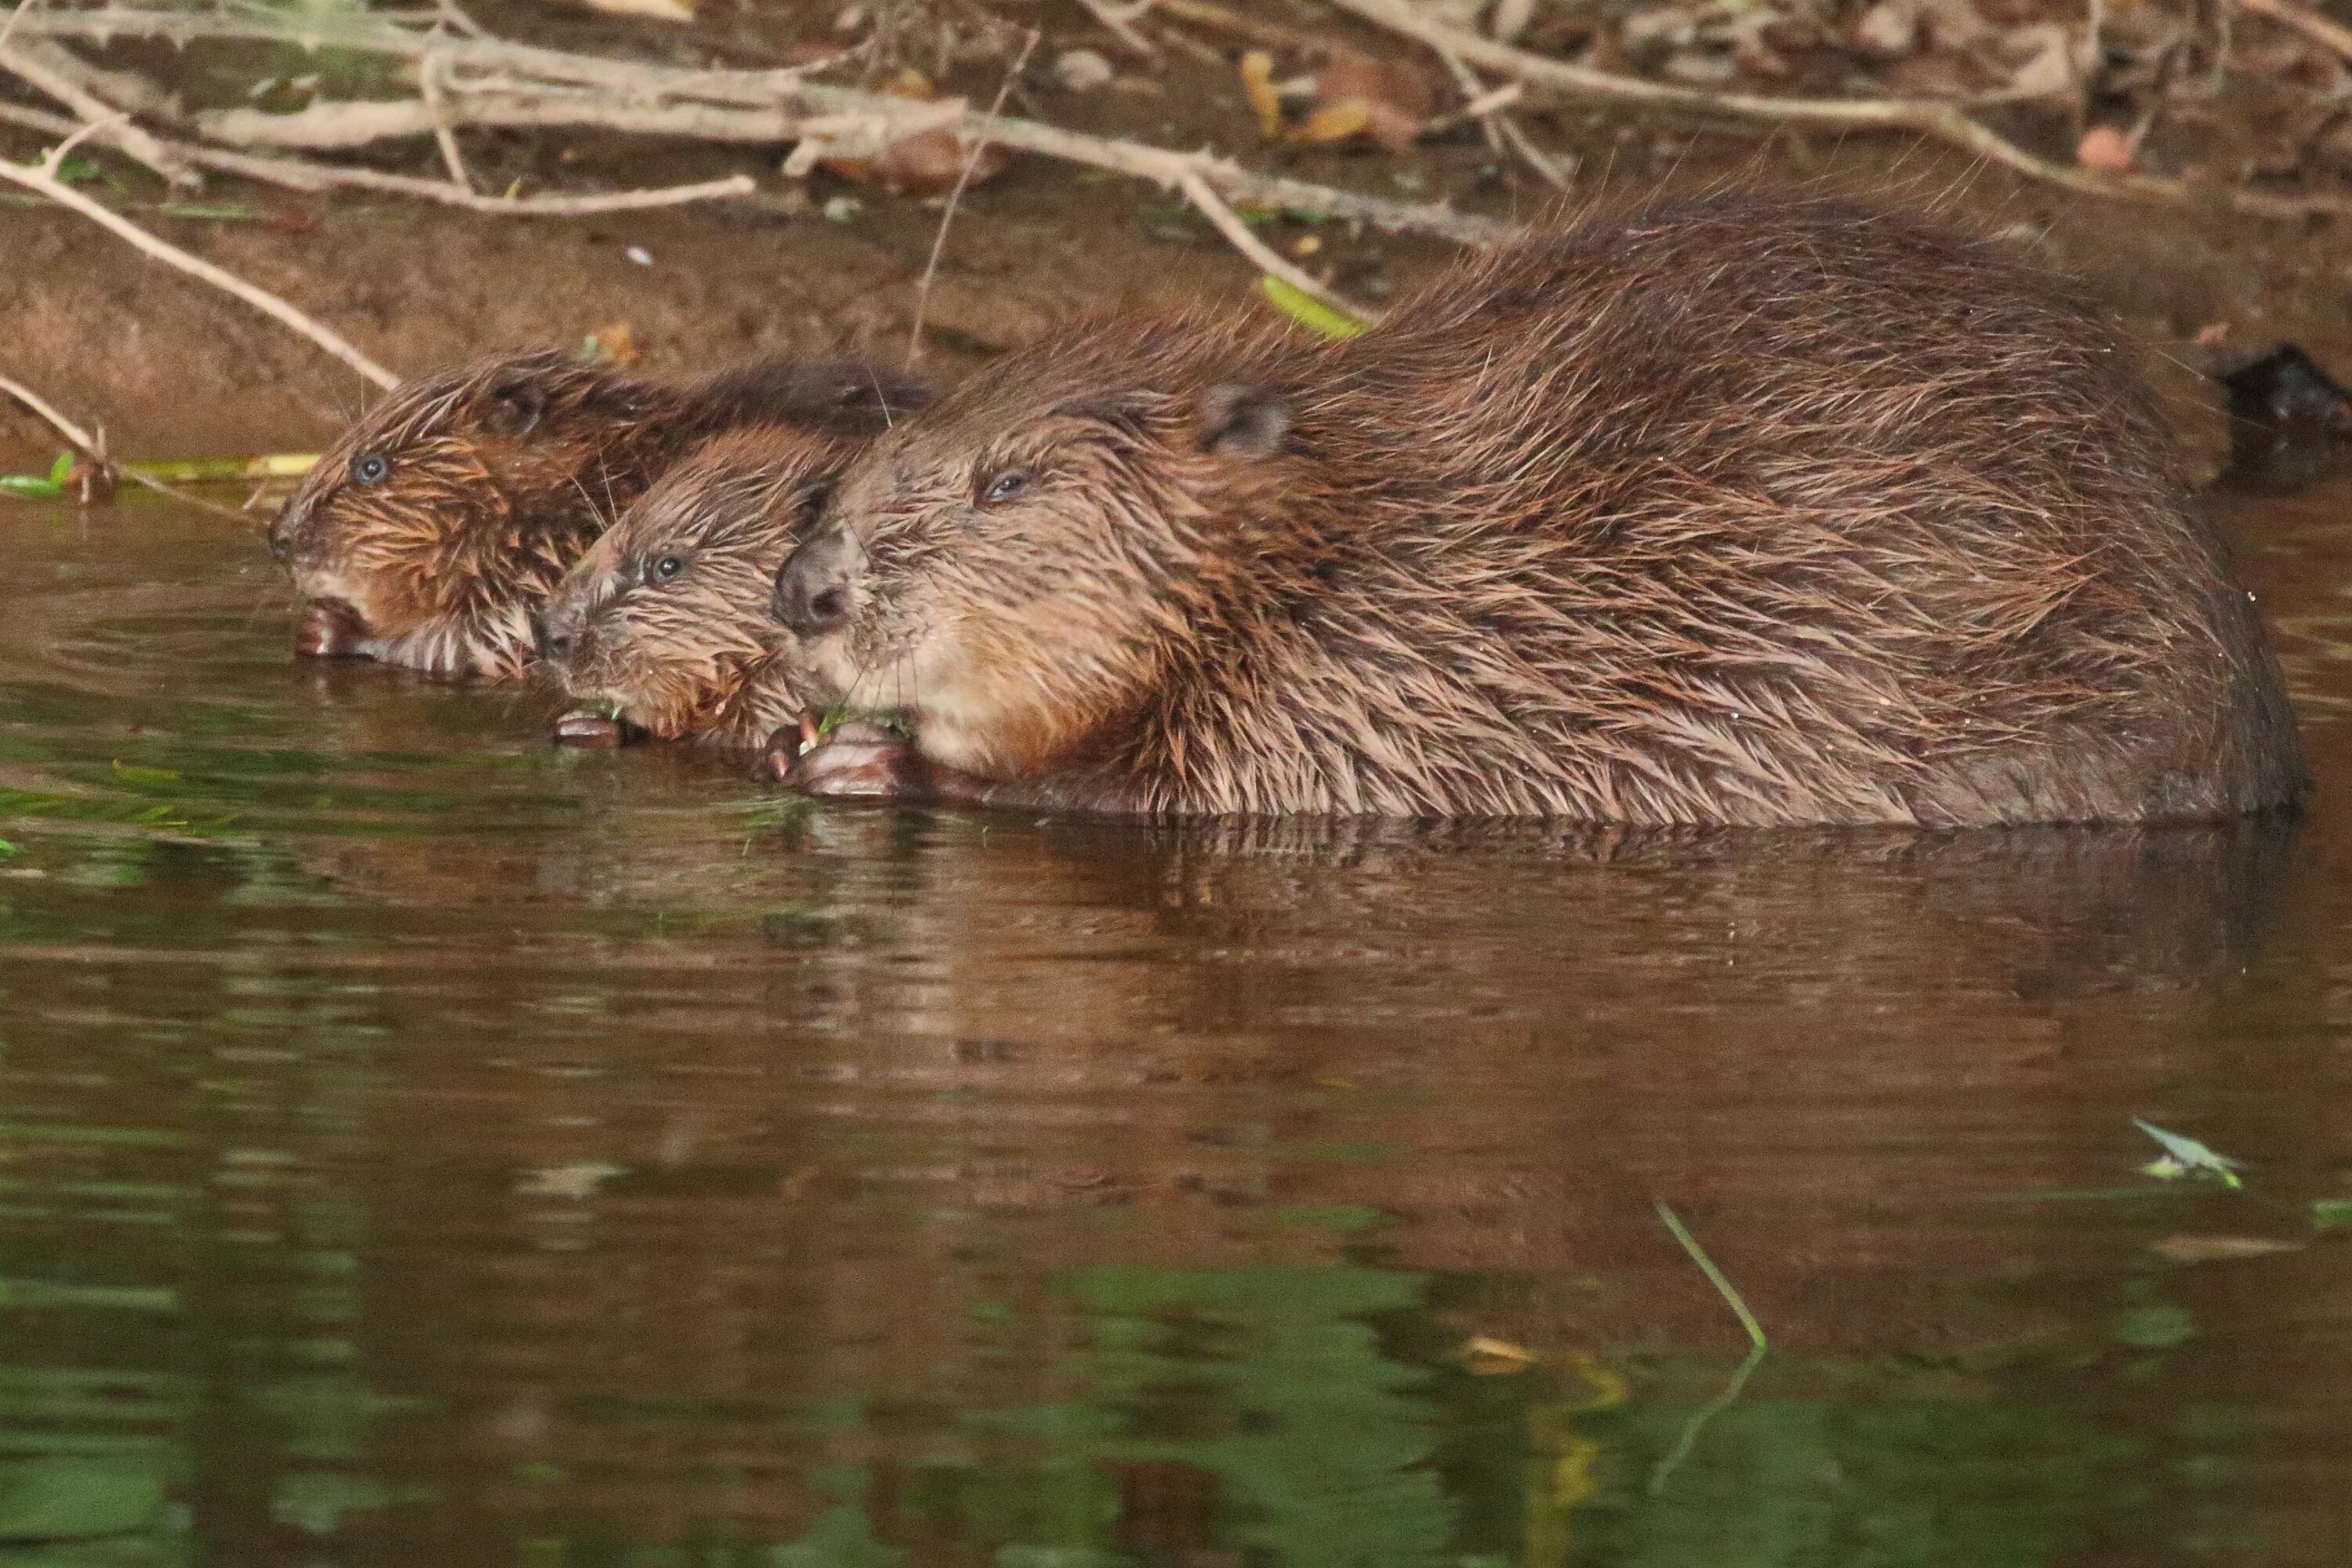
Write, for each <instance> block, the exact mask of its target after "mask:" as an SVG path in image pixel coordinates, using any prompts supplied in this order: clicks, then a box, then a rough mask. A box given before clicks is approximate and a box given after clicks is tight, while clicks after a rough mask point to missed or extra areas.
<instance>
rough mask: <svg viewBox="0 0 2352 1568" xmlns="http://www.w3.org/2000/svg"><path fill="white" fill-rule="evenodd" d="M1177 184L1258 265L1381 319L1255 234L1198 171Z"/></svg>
mask: <svg viewBox="0 0 2352 1568" xmlns="http://www.w3.org/2000/svg"><path fill="white" fill-rule="evenodd" d="M1178 184H1180V186H1181V188H1182V190H1183V192H1184V196H1185V199H1186V200H1188V201H1190V202H1191V203H1192V205H1194V206H1196V207H1198V208H1200V209H1201V216H1202V217H1205V218H1207V219H1208V220H1209V221H1210V222H1211V223H1213V224H1214V225H1215V226H1216V229H1217V232H1218V233H1219V234H1222V235H1223V236H1224V237H1225V238H1226V239H1227V240H1228V241H1230V242H1231V243H1232V245H1233V247H1234V249H1235V250H1238V251H1240V252H1241V253H1242V254H1243V255H1244V256H1246V257H1248V258H1250V259H1251V260H1252V261H1254V262H1255V263H1256V264H1257V265H1258V267H1259V268H1262V269H1264V270H1265V271H1267V272H1271V273H1272V274H1274V276H1276V278H1279V279H1282V280H1283V281H1284V282H1285V283H1287V284H1289V285H1290V286H1291V287H1292V288H1293V289H1297V290H1298V291H1299V292H1300V293H1302V294H1307V295H1312V296H1313V297H1314V298H1316V299H1318V300H1322V301H1323V303H1325V304H1326V305H1328V306H1330V307H1331V309H1333V310H1337V311H1339V313H1340V314H1341V315H1343V316H1351V317H1353V318H1355V319H1356V320H1357V321H1362V322H1364V323H1365V324H1366V325H1373V324H1376V323H1378V322H1379V321H1380V319H1381V313H1380V312H1379V311H1378V310H1366V309H1365V308H1364V307H1363V306H1361V305H1359V304H1357V303H1355V302H1354V301H1353V300H1349V299H1348V298H1347V297H1346V296H1345V295H1343V294H1339V293H1338V292H1336V291H1334V290H1333V289H1328V288H1327V287H1325V286H1324V285H1323V284H1322V283H1320V282H1318V281H1317V280H1316V279H1315V278H1314V277H1313V276H1312V275H1311V274H1309V273H1307V272H1305V271H1302V270H1300V269H1299V268H1297V267H1294V266H1292V265H1291V264H1290V263H1289V262H1287V261H1286V260H1284V259H1283V258H1282V257H1281V256H1280V255H1279V254H1277V253H1276V251H1275V250H1274V249H1273V247H1270V246H1268V245H1267V244H1266V243H1265V241H1264V240H1262V239H1260V238H1258V237H1257V236H1255V235H1254V234H1252V233H1251V232H1250V230H1249V225H1247V224H1245V223H1244V222H1243V221H1242V220H1241V217H1240V216H1239V215H1238V214H1236V213H1235V212H1234V209H1233V208H1231V207H1229V206H1227V205H1225V203H1224V200H1223V197H1221V196H1219V195H1217V193H1216V192H1214V191H1213V190H1211V189H1210V188H1209V182H1208V181H1206V180H1204V179H1202V178H1201V176H1200V175H1198V174H1186V175H1185V176H1184V177H1183V178H1182V180H1181V181H1179V182H1178Z"/></svg>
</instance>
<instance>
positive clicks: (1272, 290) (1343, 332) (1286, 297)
mask: <svg viewBox="0 0 2352 1568" xmlns="http://www.w3.org/2000/svg"><path fill="white" fill-rule="evenodd" d="M1258 287H1259V288H1261V289H1265V297H1266V298H1267V299H1269V300H1273V301H1274V307H1275V309H1276V310H1280V311H1281V312H1282V313H1283V314H1284V315H1286V316H1287V317H1289V318H1290V319H1291V320H1292V321H1297V323H1298V324H1299V325H1300V326H1303V327H1308V328H1311V329H1313V330H1314V331H1318V332H1320V333H1322V334H1323V335H1324V336H1325V337H1327V338H1355V337H1361V336H1362V335H1363V333H1364V323H1363V322H1361V321H1358V320H1356V318H1355V317H1353V316H1350V315H1349V314H1348V313H1347V312H1345V311H1343V310H1333V309H1332V308H1331V307H1330V306H1328V305H1327V304H1325V303H1324V302H1323V301H1322V300H1318V299H1317V298H1315V296H1314V295H1312V294H1309V293H1307V291H1306V290H1305V289H1299V288H1297V287H1295V286H1294V285H1292V284H1288V283H1286V282H1284V281H1283V280H1282V279H1279V278H1276V277H1275V276H1274V275H1273V274H1272V273H1268V274H1266V275H1265V277H1263V278H1260V279H1258Z"/></svg>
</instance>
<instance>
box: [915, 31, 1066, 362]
mask: <svg viewBox="0 0 2352 1568" xmlns="http://www.w3.org/2000/svg"><path fill="white" fill-rule="evenodd" d="M1037 38H1038V33H1037V29H1036V28H1034V27H1032V28H1030V29H1029V37H1027V38H1026V39H1025V40H1024V42H1023V43H1022V45H1021V52H1020V54H1018V55H1017V56H1015V57H1013V64H1012V66H1011V67H1010V68H1008V69H1007V70H1006V71H1005V73H1004V79H1003V81H1002V82H1000V83H998V84H997V88H996V101H995V102H993V103H992V104H990V105H989V106H988V119H989V121H994V120H995V119H996V118H997V116H998V115H999V114H1000V113H1002V112H1003V109H1004V100H1005V99H1006V98H1008V97H1009V96H1011V94H1012V92H1013V82H1015V81H1016V80H1018V79H1020V76H1021V68H1022V67H1023V66H1025V65H1027V64H1028V63H1029V56H1030V54H1031V53H1032V52H1033V51H1034V49H1035V48H1036V47H1037ZM987 151H988V133H987V132H985V131H983V132H981V133H980V134H979V135H978V136H976V137H974V138H973V139H972V143H971V148H970V150H968V151H967V152H966V153H964V155H963V167H962V168H961V169H958V170H957V171H956V182H955V188H954V189H953V190H951V191H950V192H949V193H948V205H947V206H946V208H945V209H944V210H943V211H941V212H940V227H939V232H938V233H936V234H934V235H932V236H931V254H930V257H929V259H927V260H926V261H925V262H924V263H923V280H922V281H921V282H920V283H919V284H917V285H916V286H915V320H914V324H913V325H912V326H910V327H908V329H907V363H908V365H909V366H912V365H913V364H914V363H916V362H917V361H918V360H919V359H921V358H922V357H923V313H924V311H925V310H926V309H927V308H928V307H929V305H930V302H931V279H934V278H936V277H938V276H939V271H940V253H941V252H942V251H944V250H946V249H947V246H948V225H950V224H951V223H953V222H955V214H956V204H957V203H959V202H961V201H962V200H963V193H964V188H965V187H966V186H967V185H970V184H971V172H972V171H973V170H974V169H977V168H979V167H980V158H981V154H982V153H985V152H987Z"/></svg>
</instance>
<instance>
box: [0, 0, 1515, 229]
mask: <svg viewBox="0 0 2352 1568" xmlns="http://www.w3.org/2000/svg"><path fill="white" fill-rule="evenodd" d="M23 26H24V27H25V29H26V31H27V32H30V33H37V34H39V35H41V36H45V37H101V36H103V37H147V38H160V39H164V40H167V41H173V42H185V41H187V40H189V39H193V38H199V37H202V38H247V39H255V40H265V41H269V42H274V43H279V44H284V43H289V42H310V43H319V44H332V45H334V46H336V47H343V48H352V49H359V50H364V51H371V52H374V53H379V54H387V55H394V56H397V57H400V58H410V59H415V58H421V57H422V56H423V55H424V54H425V53H426V52H428V51H439V52H441V53H442V54H443V55H444V56H445V57H446V59H447V61H448V63H449V65H450V67H451V68H452V69H453V70H480V71H499V72H507V73H509V74H511V75H513V76H514V77H516V78H517V79H519V80H523V81H530V82H533V83H537V84H541V85H542V86H543V87H544V88H545V89H546V92H545V94H544V95H543V96H541V98H539V99H536V100H528V99H524V100H518V99H516V98H514V97H513V96H512V95H494V94H483V93H480V92H479V91H478V86H479V84H478V83H476V82H473V81H467V80H462V79H452V80H451V81H450V82H449V83H448V86H449V87H450V88H451V89H452V90H451V92H450V94H449V97H450V102H449V110H450V121H451V123H452V124H456V125H462V124H467V123H472V124H535V125H557V124H565V125H594V126H600V127H604V128H607V129H615V130H622V131H635V132H646V133H653V134H665V135H690V136H706V137H709V138H711V139H714V140H724V141H739V142H792V141H797V140H798V139H799V138H800V137H801V135H802V134H803V127H804V126H805V125H807V124H808V123H809V122H810V121H813V120H815V119H816V118H818V117H821V116H828V115H863V116H871V117H876V118H877V119H879V120H880V121H883V122H884V123H886V124H888V125H890V126H891V127H893V129H894V131H895V130H897V129H898V128H899V127H903V126H906V125H908V123H909V122H910V121H915V120H917V119H918V117H920V116H921V115H923V114H924V112H925V111H926V110H932V109H933V108H934V106H933V105H930V104H926V103H923V102H920V101H919V100H912V99H897V98H891V97H889V96H887V95H885V94H881V93H870V92H860V91H856V90H855V89H848V88H840V87H833V86H829V85H824V84H818V83H812V82H807V81H804V80H803V79H801V76H800V74H799V73H798V72H795V71H725V70H688V69H683V68H677V67H669V66H654V65H641V64H635V63H632V62H629V61H623V60H612V59H604V58H598V57H595V56H591V55H575V54H567V53H564V52H562V51H560V50H554V49H541V48H535V47H530V46H527V45H521V44H509V43H505V42H501V41H499V40H494V39H487V38H465V37H450V36H449V35H448V34H446V33H426V32H419V31H413V30H407V29H403V28H399V27H393V26H383V24H381V23H372V24H367V25H364V26H358V25H348V24H341V23H337V24H333V25H329V24H326V23H323V22H318V21H310V22H306V23H305V24H304V26H301V27H297V26H291V25H289V23H288V22H286V21H284V20H281V19H278V18H274V17H271V16H269V15H268V13H237V12H184V11H141V10H135V9H131V8H129V7H124V8H121V9H117V8H114V7H108V8H106V9H104V10H102V11H89V12H78V11H76V12H33V13H30V14H28V15H27V16H26V19H25V21H24V24H23ZM563 89H574V90H572V91H569V92H565V91H564V90H563ZM577 89H590V90H586V91H581V90H577ZM929 128H936V126H935V125H934V126H932V127H929ZM953 129H954V130H955V131H956V132H957V133H958V134H959V136H963V135H971V134H978V133H985V134H986V135H987V137H988V138H989V140H990V141H991V142H994V143H996V144H997V145H1000V146H1003V147H1009V148H1013V149H1014V150H1016V151H1020V152H1024V153H1036V154H1037V155H1038V156H1040V157H1045V158H1054V159H1057V160H1060V161H1063V162H1066V163H1085V164H1088V165H1090V166H1092V167H1095V168H1100V169H1109V170H1113V171H1115V172H1117V173H1119V174H1129V175H1133V176H1135V177H1137V178H1139V179H1146V180H1150V181H1152V182H1153V183H1155V184H1159V185H1160V186H1161V187H1163V188H1172V187H1174V186H1176V185H1179V184H1181V183H1182V176H1183V174H1184V173H1185V172H1186V171H1187V170H1191V171H1194V172H1197V173H1198V174H1200V175H1201V176H1202V178H1203V179H1205V180H1207V181H1208V182H1209V184H1210V185H1211V187H1212V188H1213V189H1214V190H1215V191H1217V193H1218V194H1219V195H1223V197H1225V198H1226V199H1227V200H1228V201H1234V202H1242V203H1246V204H1249V205H1256V206H1269V207H1281V208H1285V209H1287V210H1290V211H1295V212H1301V213H1307V214H1312V215H1314V216H1319V217H1331V218H1341V219H1347V220H1352V221H1358V222H1362V223H1368V224H1370V225H1372V226H1375V227H1378V228H1383V229H1389V230H1395V231H1414V232H1419V233H1423V234H1433V235H1438V236H1442V237H1445V238H1448V239H1454V240H1458V241H1461V242H1463V243H1465V244H1471V245H1494V244H1498V243H1500V242H1502V241H1505V240H1507V239H1509V238H1511V237H1514V236H1515V235H1516V234H1517V232H1518V230H1517V228H1516V227H1515V226H1512V225H1509V224H1506V223H1502V222H1499V221H1496V220H1495V219H1492V218H1485V217H1478V216H1473V215H1470V214H1465V213H1457V212H1454V210H1453V209H1451V208H1450V207H1447V206H1444V205H1434V204H1429V203H1406V202H1392V201H1387V200H1383V199H1382V198H1381V197H1378V196H1370V195H1359V194H1358V193H1356V192H1353V191H1344V190H1338V189H1334V188H1333V187H1331V186H1328V185H1318V184H1310V183H1308V182H1307V181H1304V180H1293V179H1287V178H1285V177H1283V176H1280V175H1273V174H1258V173H1256V172H1255V171H1253V170H1249V169H1244V168H1243V167H1241V166H1240V165H1239V164H1236V163H1233V162H1232V161H1231V160H1229V159H1224V158H1219V157H1215V156H1213V155H1212V154H1209V153H1179V152H1174V151H1171V150H1170V149H1167V148H1161V147H1152V146H1149V145H1147V144H1144V143H1141V142H1127V141H1122V140H1120V139H1118V138H1115V137H1104V136H1089V135H1084V134H1081V133H1079V132H1069V131H1064V130H1061V129H1059V128H1058V127H1055V126H1051V125H1046V124H1042V123H1040V122H1038V121H1030V120H1022V119H1012V118H1004V117H1001V116H990V117H983V116H978V115H973V114H970V113H969V112H968V113H967V117H966V118H965V119H964V120H963V121H961V122H959V123H957V124H956V125H955V126H954V127H953ZM204 130H205V134H206V135H208V136H211V137H214V138H215V139H216V140H221V141H230V142H248V143H258V144H270V143H274V144H277V145H282V146H307V147H327V146H335V147H356V146H362V145H365V144H367V143H369V142H378V141H384V140H390V139H394V138H398V137H406V136H420V135H429V134H431V132H432V130H433V121H432V118H431V116H430V115H429V114H428V113H426V112H425V106H424V105H422V104H419V103H383V104H376V103H367V104H323V105H315V104H314V105H312V106H311V107H310V109H307V110H302V111H300V112H299V113H295V114H287V115H265V114H259V113H255V112H252V111H234V110H233V111H231V112H230V113H228V114H226V115H222V116H218V117H215V118H212V119H210V120H207V121H205V122H204ZM906 133H908V134H911V133H912V132H906Z"/></svg>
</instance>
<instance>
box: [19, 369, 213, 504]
mask: <svg viewBox="0 0 2352 1568" xmlns="http://www.w3.org/2000/svg"><path fill="white" fill-rule="evenodd" d="M0 392H5V393H6V394H7V395H9V396H11V397H13V398H15V399H16V401H17V402H19V403H21V404H23V405H25V406H26V407H27V408H29V409H31V410H32V411H33V412H34V413H36V414H37V415H39V416H41V417H42V418H43V419H45V420H47V421H48V423H49V424H50V426H53V427H54V428H55V429H56V430H57V433H58V435H60V436H63V437H65V438H66V440H67V441H68V443H69V444H71V445H72V446H74V447H79V449H80V451H81V453H82V455H83V456H84V457H86V458H89V460H90V461H91V462H93V463H96V464H97V465H99V467H100V468H103V469H105V470H106V471H107V472H109V473H113V474H120V475H121V476H122V477H123V478H124V479H129V480H131V482H132V483H133V484H139V485H144V486H146V487H147V488H148V489H151V490H153V491H154V492H155V493H156V494H158V495H167V496H170V497H171V498H172V499H173V500H175V501H179V502H181V503H182V504H183V505H186V506H193V507H198V508H201V509H202V510H205V511H210V512H217V513H219V514H220V515H222V516H224V517H233V518H235V519H236V520H237V521H239V522H247V521H251V519H249V518H248V517H247V515H246V514H245V513H244V512H241V511H237V510H234V509H233V508H229V507H225V506H223V505H221V504H220V503H219V502H218V501H209V500H205V499H204V498H203V497H202V496H192V495H189V494H187V493H186V492H185V491H184V490H182V489H180V487H179V486H177V485H170V484H165V483H164V482H163V480H162V479H156V478H155V477H153V476H152V475H151V474H142V473H140V472H139V471H138V470H137V469H135V468H116V467H115V466H114V464H113V463H111V462H110V461H109V460H108V459H107V456H106V443H105V442H104V441H102V440H100V439H99V438H97V437H93V436H92V435H91V434H90V433H89V431H87V430H85V429H83V428H82V427H81V426H79V425H77V424H75V423H74V422H73V421H72V420H70V419H68V418H67V417H66V416H64V415H62V414H60V413H58V410H57V406H56V405H54V404H52V403H50V402H49V401H48V400H47V398H45V397H43V396H41V395H40V394H38V393H37V392H35V391H34V390H33V389H32V388H31V387H29V386H26V384H24V383H23V382H21V381H17V380H16V379H14V378H13V377H10V376H5V375H0Z"/></svg>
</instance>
